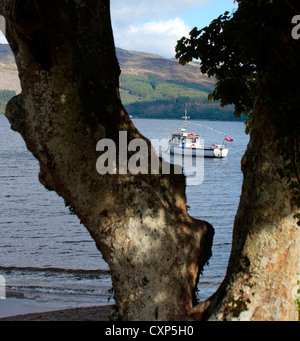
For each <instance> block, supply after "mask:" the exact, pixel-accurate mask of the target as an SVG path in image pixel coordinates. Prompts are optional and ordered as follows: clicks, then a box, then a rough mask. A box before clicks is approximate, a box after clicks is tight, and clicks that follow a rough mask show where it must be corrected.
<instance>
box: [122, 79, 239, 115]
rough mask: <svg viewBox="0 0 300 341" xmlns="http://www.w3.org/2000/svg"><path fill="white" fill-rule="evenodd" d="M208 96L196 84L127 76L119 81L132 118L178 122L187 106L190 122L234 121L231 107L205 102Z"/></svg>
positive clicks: (200, 86) (124, 101)
mask: <svg viewBox="0 0 300 341" xmlns="http://www.w3.org/2000/svg"><path fill="white" fill-rule="evenodd" d="M208 93H209V90H208V89H207V88H206V87H204V86H203V85H201V84H197V83H188V82H184V81H174V80H160V79H158V78H155V77H153V76H150V77H146V76H136V75H128V74H122V75H121V77H120V94H121V98H122V102H123V104H124V106H125V108H126V110H127V111H128V113H129V114H130V115H132V116H134V117H148V118H150V117H152V118H180V117H181V116H182V114H183V113H184V111H185V108H186V106H187V108H188V112H189V116H190V117H191V118H192V119H211V120H233V119H235V118H234V116H233V115H232V111H233V110H232V108H231V107H228V108H221V107H220V105H219V104H218V103H214V102H210V101H208V100H207V95H208Z"/></svg>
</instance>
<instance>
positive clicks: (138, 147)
mask: <svg viewBox="0 0 300 341" xmlns="http://www.w3.org/2000/svg"><path fill="white" fill-rule="evenodd" d="M203 144H204V142H203ZM149 148H150V150H149ZM96 151H98V152H102V154H101V155H100V156H99V158H98V159H97V162H96V169H97V172H98V173H99V174H100V175H105V174H128V173H130V174H132V175H137V174H171V173H172V174H182V173H184V174H185V175H186V182H187V185H190V186H191V185H200V184H201V183H202V182H203V180H204V151H201V150H198V151H197V157H193V154H192V152H193V151H192V149H191V148H182V150H181V151H180V153H177V154H174V155H173V154H171V153H170V151H169V147H168V140H167V139H161V140H159V139H152V140H151V146H150V147H149V145H148V143H147V142H146V141H145V140H143V139H133V140H131V141H130V142H129V143H128V138H127V131H120V132H119V141H118V145H117V144H116V143H115V141H113V140H111V139H102V140H100V141H99V142H98V143H97V146H96ZM194 152H195V151H194ZM201 153H202V154H201ZM158 155H163V159H162V160H161V163H160V158H159V156H158ZM171 164H173V165H174V166H172V167H171Z"/></svg>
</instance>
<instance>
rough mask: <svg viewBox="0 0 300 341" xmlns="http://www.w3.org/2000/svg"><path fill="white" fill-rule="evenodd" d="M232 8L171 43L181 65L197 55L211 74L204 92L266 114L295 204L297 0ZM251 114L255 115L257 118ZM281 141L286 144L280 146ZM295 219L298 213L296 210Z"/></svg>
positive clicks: (242, 1)
mask: <svg viewBox="0 0 300 341" xmlns="http://www.w3.org/2000/svg"><path fill="white" fill-rule="evenodd" d="M237 3H238V5H239V6H238V9H237V11H235V12H234V13H233V14H232V15H229V13H228V12H226V13H225V14H224V15H221V16H219V17H218V18H217V19H215V20H213V21H212V23H211V24H210V25H209V26H207V27H205V28H203V29H201V30H198V29H197V28H194V29H193V30H192V31H191V32H190V38H185V37H183V38H182V39H181V40H179V41H178V44H177V46H176V52H177V53H176V58H178V59H179V62H180V63H181V64H182V65H185V64H186V63H188V62H190V61H191V60H192V59H193V58H196V59H200V61H201V64H200V69H201V71H202V72H203V73H207V74H208V75H209V76H214V77H216V79H217V84H216V87H215V89H214V91H213V92H212V94H211V95H210V96H209V98H210V99H212V100H220V101H221V104H222V105H227V104H230V103H231V104H233V105H234V107H235V112H234V113H235V115H236V116H239V115H241V114H242V113H243V114H245V115H247V116H248V117H249V121H248V123H249V124H248V131H249V130H250V128H251V123H252V120H253V109H254V107H255V103H258V104H259V105H260V107H263V108H266V110H268V112H269V113H270V116H271V120H272V125H273V126H274V127H275V129H276V130H277V139H278V141H279V143H280V145H282V156H283V164H282V168H281V174H282V176H284V177H285V178H286V179H287V180H288V182H289V184H290V188H291V190H292V191H293V193H294V199H295V202H296V203H297V205H298V207H300V160H299V157H300V138H299V135H300V134H299V132H300V120H299V112H300V87H299V76H298V75H299V74H300V63H299V60H300V43H299V41H298V40H296V39H293V37H292V34H291V32H292V29H293V25H292V18H293V17H294V16H295V15H297V14H299V13H300V3H299V0H237ZM256 119H259V117H257V118H256ZM284 146H286V147H284ZM295 218H299V215H296V216H295Z"/></svg>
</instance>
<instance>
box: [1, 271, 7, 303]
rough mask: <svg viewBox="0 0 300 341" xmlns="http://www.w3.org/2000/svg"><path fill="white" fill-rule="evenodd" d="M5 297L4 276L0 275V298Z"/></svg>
mask: <svg viewBox="0 0 300 341" xmlns="http://www.w3.org/2000/svg"><path fill="white" fill-rule="evenodd" d="M5 299H6V282H5V278H4V277H3V276H1V275H0V300H5Z"/></svg>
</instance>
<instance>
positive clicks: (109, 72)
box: [0, 0, 213, 320]
mask: <svg viewBox="0 0 300 341" xmlns="http://www.w3.org/2000/svg"><path fill="white" fill-rule="evenodd" d="M0 14H2V15H3V16H5V18H6V23H7V28H6V36H7V39H8V41H9V43H10V46H11V48H12V50H13V52H14V55H15V58H16V62H17V65H18V69H19V76H20V80H21V85H22V94H21V95H19V96H17V97H15V98H14V99H12V100H11V101H10V102H9V104H8V106H7V112H6V116H7V117H8V119H9V120H10V122H11V125H12V129H14V130H16V131H18V132H20V133H21V135H22V136H23V138H24V140H25V142H26V144H27V147H28V149H29V150H30V151H31V152H32V153H33V154H34V156H35V157H36V158H37V159H38V160H39V163H40V174H39V179H40V181H41V183H42V184H43V185H44V186H45V187H46V188H47V189H49V190H54V191H56V192H57V193H58V194H59V195H60V196H62V197H63V198H64V199H65V201H66V202H67V203H68V204H69V205H70V206H71V207H72V209H73V210H74V211H75V213H76V214H77V215H78V217H79V218H80V220H81V222H82V223H83V224H84V226H85V227H86V228H87V229H88V231H89V232H90V234H91V236H92V237H93V238H94V240H95V242H96V245H97V247H98V249H99V250H100V251H101V253H102V255H103V257H104V259H105V260H106V261H107V263H108V264H109V267H110V271H111V277H112V282H113V289H114V292H115V297H116V302H117V305H118V308H119V313H120V317H121V318H122V319H123V320H170V319H174V318H176V316H183V315H186V314H187V313H188V312H189V311H190V310H191V309H192V307H193V292H194V289H195V287H196V284H197V283H196V282H197V279H198V276H199V272H200V271H201V270H202V268H203V266H204V264H205V263H206V262H207V261H208V259H209V257H210V255H211V244H212V237H213V228H212V227H211V226H210V225H209V224H207V223H206V222H203V221H199V220H195V219H193V218H191V217H190V216H189V215H188V214H187V211H186V198H185V178H184V176H183V175H172V174H171V175H160V174H158V175H151V174H143V175H142V174H137V175H132V174H129V172H126V174H123V175H120V174H118V175H114V174H112V175H110V174H105V175H99V174H98V172H97V170H96V163H97V159H98V158H99V156H100V155H101V153H99V152H97V151H96V145H97V143H98V141H99V140H100V139H104V138H106V139H111V140H113V141H114V142H115V143H116V145H117V146H118V143H119V131H127V133H128V142H129V141H131V140H132V139H135V138H141V139H144V140H145V138H144V137H143V136H141V134H140V133H139V132H138V131H137V130H136V129H135V127H134V125H133V124H132V122H131V121H130V119H129V117H128V115H127V113H126V112H125V110H124V108H123V106H122V104H121V101H120V96H119V90H118V89H119V88H118V78H119V74H120V70H119V65H118V62H117V59H116V55H115V47H114V42H113V35H112V29H111V23H110V13H109V1H108V0H101V1H100V0H89V1H84V0H63V1H62V0H51V1H42V0H20V1H19V0H11V1H10V0H2V1H0ZM147 143H148V146H149V157H150V145H149V141H147ZM118 152H119V151H118V148H117V153H118ZM129 156H130V155H129ZM129 156H128V157H129ZM148 169H149V170H150V166H149V168H148ZM118 170H120V167H119V166H118V165H117V172H118Z"/></svg>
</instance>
